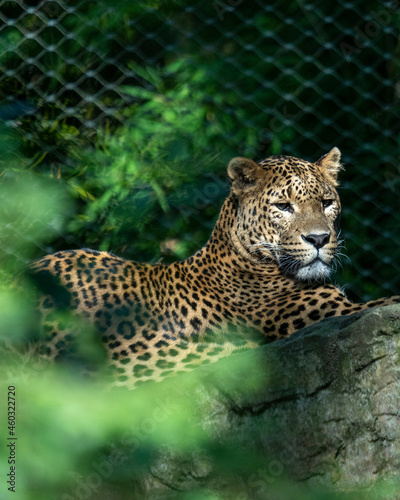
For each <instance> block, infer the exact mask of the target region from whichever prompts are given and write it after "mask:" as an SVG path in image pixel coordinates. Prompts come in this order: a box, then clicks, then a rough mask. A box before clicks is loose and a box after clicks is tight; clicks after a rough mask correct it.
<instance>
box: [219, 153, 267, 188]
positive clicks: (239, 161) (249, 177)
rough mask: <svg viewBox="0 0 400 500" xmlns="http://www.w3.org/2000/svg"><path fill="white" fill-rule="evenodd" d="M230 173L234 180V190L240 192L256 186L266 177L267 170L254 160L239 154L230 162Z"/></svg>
mask: <svg viewBox="0 0 400 500" xmlns="http://www.w3.org/2000/svg"><path fill="white" fill-rule="evenodd" d="M228 175H229V178H230V179H231V181H232V191H233V192H234V193H235V194H240V193H241V192H243V191H245V190H249V189H252V188H255V187H256V186H257V184H258V181H259V180H260V179H261V178H262V177H264V175H265V171H264V170H263V168H262V167H260V165H257V163H256V162H254V161H253V160H250V159H249V158H242V157H240V156H238V157H237V158H233V160H231V161H230V162H229V165H228Z"/></svg>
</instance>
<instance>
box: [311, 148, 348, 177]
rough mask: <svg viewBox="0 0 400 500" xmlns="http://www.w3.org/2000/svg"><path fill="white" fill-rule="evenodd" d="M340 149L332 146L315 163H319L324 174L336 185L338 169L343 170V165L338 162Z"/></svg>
mask: <svg viewBox="0 0 400 500" xmlns="http://www.w3.org/2000/svg"><path fill="white" fill-rule="evenodd" d="M340 157H341V154H340V151H339V149H338V148H333V149H331V150H330V151H329V153H327V154H326V155H324V156H321V158H320V159H319V160H317V161H316V162H315V163H316V164H317V165H319V167H320V168H321V169H322V171H323V172H324V173H325V175H326V176H327V177H328V178H329V179H330V180H331V181H332V183H333V184H334V185H335V186H336V185H337V183H338V182H337V178H338V174H339V172H340V170H343V167H342V165H341V163H340Z"/></svg>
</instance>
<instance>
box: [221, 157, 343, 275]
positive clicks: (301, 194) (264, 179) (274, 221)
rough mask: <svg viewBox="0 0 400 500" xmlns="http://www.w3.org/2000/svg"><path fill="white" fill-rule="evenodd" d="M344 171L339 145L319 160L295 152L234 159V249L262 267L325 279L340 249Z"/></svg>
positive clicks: (232, 166) (231, 176)
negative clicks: (258, 159) (340, 188)
mask: <svg viewBox="0 0 400 500" xmlns="http://www.w3.org/2000/svg"><path fill="white" fill-rule="evenodd" d="M340 169H341V165H340V151H339V149H338V148H333V149H332V150H331V151H330V152H329V153H327V154H326V155H324V156H322V157H321V158H320V159H319V160H317V161H316V162H315V163H311V162H308V161H304V160H301V159H298V158H294V157H291V156H271V157H269V158H267V159H265V160H264V161H262V162H260V163H259V164H257V163H255V162H254V161H252V160H249V159H247V158H234V159H233V160H231V162H230V163H229V166H228V175H229V177H230V179H231V181H232V186H231V197H232V199H234V201H235V204H236V209H237V212H236V214H237V221H236V223H235V224H234V227H232V228H231V239H232V242H233V244H234V246H235V248H236V250H237V251H238V252H239V253H240V254H241V255H242V256H243V257H245V258H246V259H248V260H251V261H252V262H258V263H260V264H261V265H263V264H264V263H265V264H268V263H271V261H273V262H275V263H277V264H278V266H279V268H280V269H281V270H282V271H283V272H284V273H285V274H286V275H290V276H292V277H294V278H296V279H298V280H302V281H321V280H324V279H325V278H327V277H328V276H329V274H330V271H331V264H332V262H333V259H334V257H335V255H336V254H337V252H338V232H339V223H340V200H339V196H338V193H337V191H336V187H337V185H338V182H337V175H338V172H339V170H340Z"/></svg>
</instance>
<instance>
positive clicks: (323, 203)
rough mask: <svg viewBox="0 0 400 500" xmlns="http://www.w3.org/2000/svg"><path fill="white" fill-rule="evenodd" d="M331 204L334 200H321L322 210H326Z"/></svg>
mask: <svg viewBox="0 0 400 500" xmlns="http://www.w3.org/2000/svg"><path fill="white" fill-rule="evenodd" d="M333 202H334V200H322V206H323V207H324V208H328V207H330V206H331V205H332V203H333Z"/></svg>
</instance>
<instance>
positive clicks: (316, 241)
mask: <svg viewBox="0 0 400 500" xmlns="http://www.w3.org/2000/svg"><path fill="white" fill-rule="evenodd" d="M301 237H302V238H303V240H304V241H306V242H307V243H311V245H313V246H314V247H315V248H316V249H317V250H319V249H320V248H322V247H324V246H325V245H326V244H327V243H329V239H330V237H331V234H330V233H322V234H307V235H306V236H305V235H304V234H302V235H301Z"/></svg>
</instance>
